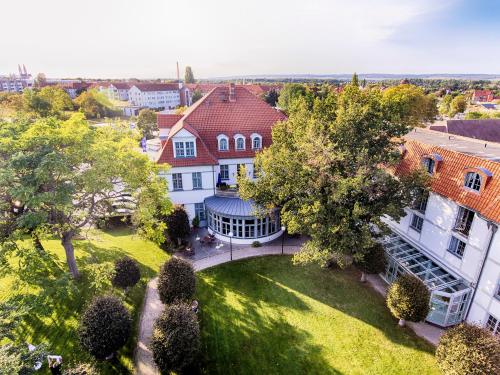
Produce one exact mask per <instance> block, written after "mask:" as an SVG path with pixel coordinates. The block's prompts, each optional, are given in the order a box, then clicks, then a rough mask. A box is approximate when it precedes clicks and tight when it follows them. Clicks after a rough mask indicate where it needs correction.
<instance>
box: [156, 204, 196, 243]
mask: <svg viewBox="0 0 500 375" xmlns="http://www.w3.org/2000/svg"><path fill="white" fill-rule="evenodd" d="M162 221H163V222H164V223H165V225H166V233H167V236H168V238H169V239H170V241H172V242H177V243H180V240H182V239H183V238H185V237H187V236H189V234H190V233H191V228H190V226H189V216H188V214H187V212H186V210H185V209H184V207H182V206H180V205H176V206H175V207H174V209H173V211H172V212H171V213H170V214H168V215H166V216H163V218H162Z"/></svg>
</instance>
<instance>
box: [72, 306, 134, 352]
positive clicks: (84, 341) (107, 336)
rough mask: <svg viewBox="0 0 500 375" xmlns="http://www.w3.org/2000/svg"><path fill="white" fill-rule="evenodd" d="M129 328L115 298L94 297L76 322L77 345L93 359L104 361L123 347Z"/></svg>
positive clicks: (126, 313)
mask: <svg viewBox="0 0 500 375" xmlns="http://www.w3.org/2000/svg"><path fill="white" fill-rule="evenodd" d="M131 325H132V320H131V318H130V314H129V312H128V310H127V309H126V308H125V306H124V305H123V303H122V302H121V301H120V300H119V299H118V298H116V297H113V296H101V297H95V298H94V299H93V300H92V302H91V303H90V305H89V306H88V307H87V309H86V310H85V312H84V313H83V315H82V318H81V321H80V327H79V330H78V334H79V336H80V343H81V345H82V346H83V347H84V348H85V349H86V350H87V351H88V352H89V353H90V354H92V355H93V356H94V357H95V358H97V359H105V358H107V357H109V356H110V355H111V354H113V353H114V352H116V351H117V350H118V349H120V348H121V347H122V346H123V345H125V343H126V342H127V340H128V338H129V336H130V331H131Z"/></svg>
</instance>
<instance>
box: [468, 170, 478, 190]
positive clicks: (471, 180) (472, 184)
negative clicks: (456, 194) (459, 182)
mask: <svg viewBox="0 0 500 375" xmlns="http://www.w3.org/2000/svg"><path fill="white" fill-rule="evenodd" d="M464 186H465V187H467V188H469V189H472V190H475V191H480V190H481V176H480V175H479V173H476V172H467V174H466V175H465V184H464Z"/></svg>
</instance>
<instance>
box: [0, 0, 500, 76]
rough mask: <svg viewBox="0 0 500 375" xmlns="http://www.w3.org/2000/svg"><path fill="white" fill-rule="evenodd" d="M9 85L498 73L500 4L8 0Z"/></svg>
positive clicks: (1, 64) (3, 51) (1, 69)
mask: <svg viewBox="0 0 500 375" xmlns="http://www.w3.org/2000/svg"><path fill="white" fill-rule="evenodd" d="M0 14H1V15H2V16H1V22H0V35H1V37H0V55H1V56H0V74H7V73H13V72H16V71H17V64H25V65H26V67H27V68H28V71H30V72H31V73H33V74H37V73H39V72H44V73H45V74H46V75H47V77H92V78H157V77H158V78H167V77H170V78H173V77H175V75H176V62H177V61H178V62H179V64H180V66H181V74H182V71H183V69H184V67H185V66H186V65H190V66H191V67H192V69H193V72H194V75H195V77H196V78H210V77H220V76H233V75H253V74H256V75H260V74H343V73H352V72H354V71H356V72H358V73H397V74H404V73H407V74H410V73H491V74H499V73H500V0H302V1H296V0H252V1H248V0H246V1H243V0H177V1H172V0H141V1H138V0H85V1H75V0H72V1H71V0H69V1H68V0H43V1H40V0H22V1H19V0H1V5H0Z"/></svg>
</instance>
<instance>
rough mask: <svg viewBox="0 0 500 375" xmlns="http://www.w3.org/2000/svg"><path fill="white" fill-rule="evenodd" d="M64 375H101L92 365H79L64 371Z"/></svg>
mask: <svg viewBox="0 0 500 375" xmlns="http://www.w3.org/2000/svg"><path fill="white" fill-rule="evenodd" d="M63 375H100V372H98V371H97V369H96V368H95V367H94V366H93V365H91V364H87V363H79V364H77V365H74V366H72V367H70V368H68V369H65V370H63Z"/></svg>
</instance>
